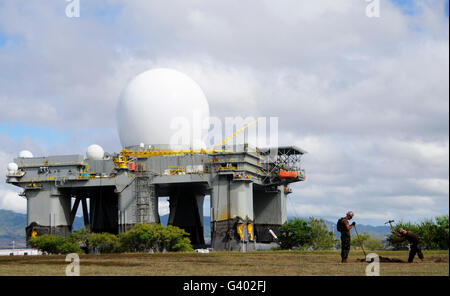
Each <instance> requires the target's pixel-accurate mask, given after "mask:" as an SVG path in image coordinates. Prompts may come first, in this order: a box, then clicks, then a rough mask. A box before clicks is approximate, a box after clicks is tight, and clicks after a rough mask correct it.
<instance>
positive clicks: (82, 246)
mask: <svg viewBox="0 0 450 296" xmlns="http://www.w3.org/2000/svg"><path fill="white" fill-rule="evenodd" d="M188 235H189V234H188V233H187V232H186V231H184V230H183V229H181V228H178V227H176V226H172V225H169V226H164V225H161V224H157V223H152V224H144V223H139V224H136V225H135V226H134V227H133V228H132V229H131V230H129V231H127V232H125V233H121V234H119V235H115V234H111V233H106V232H105V233H87V232H86V229H85V228H81V229H80V230H77V231H74V232H73V233H72V234H71V235H70V236H68V237H61V236H55V235H52V234H44V235H41V236H36V237H32V238H30V239H29V241H28V242H29V244H30V245H31V246H32V247H34V248H37V249H39V250H40V251H42V252H44V253H47V254H69V253H79V254H81V253H126V252H164V251H168V252H180V251H193V248H192V245H191V241H190V239H189V237H188Z"/></svg>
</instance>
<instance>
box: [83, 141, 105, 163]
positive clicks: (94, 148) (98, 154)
mask: <svg viewBox="0 0 450 296" xmlns="http://www.w3.org/2000/svg"><path fill="white" fill-rule="evenodd" d="M104 156H105V151H104V150H103V148H102V147H101V146H99V145H96V144H93V145H91V146H89V147H88V149H87V151H86V158H87V159H93V160H99V159H103V157H104Z"/></svg>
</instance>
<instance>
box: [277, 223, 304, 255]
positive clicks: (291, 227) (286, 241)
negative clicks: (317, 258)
mask: <svg viewBox="0 0 450 296" xmlns="http://www.w3.org/2000/svg"><path fill="white" fill-rule="evenodd" d="M277 243H278V244H279V245H280V248H281V249H284V250H286V249H293V248H305V247H307V246H309V244H310V243H311V227H310V226H309V225H308V222H307V221H306V220H303V219H293V220H290V221H288V222H286V223H285V224H283V225H282V226H281V227H280V233H279V235H278V239H277Z"/></svg>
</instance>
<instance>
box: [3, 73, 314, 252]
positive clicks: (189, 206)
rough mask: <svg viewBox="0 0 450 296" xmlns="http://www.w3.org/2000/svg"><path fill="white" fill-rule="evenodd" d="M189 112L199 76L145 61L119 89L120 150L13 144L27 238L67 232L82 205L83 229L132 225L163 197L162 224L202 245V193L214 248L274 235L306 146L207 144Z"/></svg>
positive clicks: (242, 245)
mask: <svg viewBox="0 0 450 296" xmlns="http://www.w3.org/2000/svg"><path fill="white" fill-rule="evenodd" d="M195 117H197V118H200V119H203V120H204V119H207V118H208V117H209V107H208V103H207V100H206V98H205V96H204V94H203V92H202V90H201V88H200V87H199V86H198V85H197V83H196V82H194V81H193V80H192V79H191V78H189V77H188V76H186V75H185V74H183V73H180V72H178V71H175V70H171V69H162V68H159V69H153V70H149V71H147V72H144V73H141V74H139V75H138V76H136V77H135V78H134V79H133V80H131V82H129V84H128V85H127V86H126V87H125V89H124V90H123V92H122V94H121V97H120V100H119V103H118V107H117V121H118V132H119V137H120V141H121V143H122V146H123V149H122V150H121V152H120V153H105V152H104V150H103V148H102V147H100V146H99V145H91V146H89V148H88V150H87V152H86V156H84V155H57V156H43V157H33V154H32V153H31V152H29V151H22V152H20V154H19V156H18V157H17V158H16V159H14V162H13V163H10V164H9V165H8V168H7V175H6V182H7V183H9V184H13V185H15V186H19V187H21V188H23V189H24V190H23V192H22V193H20V195H22V196H23V197H25V198H26V199H27V227H26V238H27V240H28V239H29V238H30V237H31V236H32V235H38V236H39V235H43V234H55V235H60V236H67V235H68V234H70V233H71V231H72V225H73V222H74V219H75V215H76V213H77V210H78V208H79V206H80V203H81V207H82V212H83V217H84V224H85V227H86V229H87V231H90V232H110V233H114V234H117V233H123V232H126V231H128V230H130V229H131V228H132V227H133V226H134V225H135V224H137V223H160V216H159V213H158V198H159V197H169V208H170V214H169V219H168V224H169V225H174V226H178V227H180V228H182V229H184V230H186V232H188V233H189V236H190V239H191V242H192V244H193V245H194V247H202V246H205V238H204V237H205V235H204V233H203V232H204V230H203V229H204V228H203V226H204V225H203V216H204V213H203V203H204V198H205V196H210V215H211V247H212V248H213V249H214V250H235V251H236V250H243V249H245V250H251V249H253V248H256V246H257V245H260V244H261V243H271V242H273V241H274V239H275V237H276V235H277V234H278V231H279V228H280V226H281V225H282V224H283V223H285V222H286V221H287V197H288V194H290V193H291V192H292V190H291V188H290V187H289V184H290V183H293V182H299V181H304V180H305V173H304V170H303V169H302V168H301V166H300V160H301V156H302V155H303V154H304V153H306V152H305V151H304V150H302V149H300V148H298V147H295V146H285V147H268V148H257V147H253V146H251V145H249V144H246V143H243V144H234V145H226V143H224V142H225V141H224V142H222V143H220V145H219V146H214V147H212V148H206V146H205V145H204V144H203V143H202V141H201V140H198V139H204V136H205V134H207V132H208V129H206V130H203V129H201V128H200V129H199V128H198V127H195V124H194V123H193V122H190V121H189V120H191V121H192V118H195ZM174 118H180V119H187V122H183V120H180V121H179V123H181V124H182V126H183V127H186V126H187V127H186V128H185V129H184V130H183V131H182V132H181V138H183V139H188V140H187V142H183V141H179V142H177V143H176V144H173V136H174V129H173V126H171V125H172V124H173V119H174ZM170 119H172V121H171V120H170ZM175 121H176V120H175ZM175 125H176V124H175ZM195 129H197V130H195ZM178 133H179V131H178ZM183 133H184V134H183ZM195 134H197V135H198V137H197V138H196V137H192V135H195ZM178 136H180V135H178ZM88 204H89V206H88Z"/></svg>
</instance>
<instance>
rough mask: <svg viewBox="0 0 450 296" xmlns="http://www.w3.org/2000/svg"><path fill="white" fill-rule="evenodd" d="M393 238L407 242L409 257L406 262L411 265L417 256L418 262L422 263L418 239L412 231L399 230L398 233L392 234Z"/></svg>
mask: <svg viewBox="0 0 450 296" xmlns="http://www.w3.org/2000/svg"><path fill="white" fill-rule="evenodd" d="M392 233H393V234H394V235H395V236H397V237H400V238H402V239H403V240H408V242H409V243H410V249H409V257H408V262H409V263H412V262H413V261H414V257H415V256H416V254H417V256H419V258H420V260H421V261H423V254H422V250H421V247H420V241H421V239H420V237H419V236H418V235H417V234H415V233H414V232H412V231H406V230H405V229H403V228H400V229H399V231H398V232H395V231H393V232H392Z"/></svg>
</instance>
